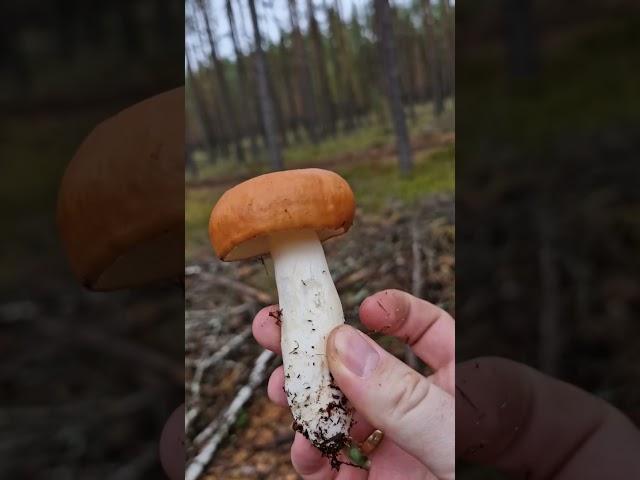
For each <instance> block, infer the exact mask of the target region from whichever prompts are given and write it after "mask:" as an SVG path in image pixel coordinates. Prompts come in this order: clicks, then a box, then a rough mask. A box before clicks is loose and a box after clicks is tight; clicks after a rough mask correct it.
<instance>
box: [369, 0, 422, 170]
mask: <svg viewBox="0 0 640 480" xmlns="http://www.w3.org/2000/svg"><path fill="white" fill-rule="evenodd" d="M374 6H375V14H376V17H377V22H378V35H379V42H378V43H379V48H380V55H381V57H382V66H383V71H384V77H385V81H386V87H387V88H386V90H387V96H388V100H389V110H390V112H391V119H392V122H393V128H394V130H395V134H396V145H397V149H398V160H399V162H400V172H401V173H402V174H403V175H409V174H410V173H411V171H412V170H413V158H412V154H411V144H410V142H409V132H408V130H407V121H406V119H405V116H404V109H403V108H402V93H401V91H400V72H399V70H398V58H397V54H396V49H395V41H394V38H393V27H392V21H391V7H390V5H389V0H374Z"/></svg>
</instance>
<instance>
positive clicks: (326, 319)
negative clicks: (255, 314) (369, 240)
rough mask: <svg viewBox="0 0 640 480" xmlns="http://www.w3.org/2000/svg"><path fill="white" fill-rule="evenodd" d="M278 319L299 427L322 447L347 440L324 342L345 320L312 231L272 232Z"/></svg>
mask: <svg viewBox="0 0 640 480" xmlns="http://www.w3.org/2000/svg"><path fill="white" fill-rule="evenodd" d="M270 244H271V257H272V258H273V263H274V267H275V275H276V284H277V286H278V297H279V303H280V311H281V313H280V319H281V322H282V359H283V363H284V373H285V391H286V393H287V398H288V401H289V406H290V407H291V411H292V413H293V418H294V420H295V421H296V425H297V429H298V430H299V431H300V432H301V433H303V434H304V435H305V436H307V437H308V438H309V440H311V442H312V443H313V444H314V445H315V446H316V447H318V448H320V449H321V450H322V451H323V452H325V453H328V454H332V453H337V451H339V450H340V449H341V448H342V447H343V446H344V445H345V443H346V442H347V440H348V433H349V427H350V425H351V414H350V411H349V410H348V408H347V407H346V399H345V398H344V396H343V394H342V392H341V391H340V390H339V389H338V388H337V387H336V386H335V385H334V384H333V381H332V377H331V374H330V372H329V368H328V366H327V358H326V355H325V345H326V341H327V337H328V336H329V332H331V330H333V329H334V328H335V327H337V326H339V325H342V324H343V323H344V314H343V312H342V304H341V303H340V298H339V297H338V292H337V291H336V287H335V285H334V284H333V280H332V279H331V274H330V272H329V267H328V266H327V260H326V258H325V255H324V250H323V249H322V244H321V243H320V240H319V239H318V236H317V234H316V232H314V231H312V230H301V231H294V232H282V233H276V234H273V235H271V236H270Z"/></svg>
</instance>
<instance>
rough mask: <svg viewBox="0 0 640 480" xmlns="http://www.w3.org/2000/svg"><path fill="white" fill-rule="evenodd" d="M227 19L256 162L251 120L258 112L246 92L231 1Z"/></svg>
mask: <svg viewBox="0 0 640 480" xmlns="http://www.w3.org/2000/svg"><path fill="white" fill-rule="evenodd" d="M227 19H228V21H229V28H230V32H231V41H232V42H233V51H234V53H235V55H236V65H237V68H238V78H239V80H240V85H241V86H242V90H243V94H241V95H240V103H241V108H242V111H243V112H244V115H246V117H247V118H248V119H250V120H249V121H248V122H246V125H245V128H244V129H243V130H244V131H245V132H246V133H247V134H248V135H249V141H250V145H251V147H250V148H251V155H252V157H253V159H254V160H256V159H257V158H258V156H259V150H258V140H257V138H256V137H257V131H256V129H255V128H252V122H251V119H254V118H256V116H257V112H256V111H254V108H253V105H252V104H251V99H250V97H248V96H247V95H246V94H244V93H245V92H247V93H248V92H250V91H251V86H250V84H249V78H248V76H247V66H246V64H245V57H244V55H243V53H242V50H241V49H240V44H239V42H238V34H237V32H236V21H235V15H234V13H233V5H232V4H231V0H227Z"/></svg>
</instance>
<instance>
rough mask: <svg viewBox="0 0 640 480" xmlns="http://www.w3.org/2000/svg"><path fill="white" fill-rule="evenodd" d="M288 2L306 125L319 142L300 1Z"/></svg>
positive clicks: (297, 75) (309, 134) (314, 141)
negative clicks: (299, 11)
mask: <svg viewBox="0 0 640 480" xmlns="http://www.w3.org/2000/svg"><path fill="white" fill-rule="evenodd" d="M287 4H288V5H289V18H290V21H291V38H292V40H293V49H294V58H295V66H296V77H297V80H298V87H299V89H300V96H301V97H302V105H303V111H304V125H305V129H306V131H307V135H308V136H309V139H310V140H311V142H312V143H317V142H318V140H319V135H318V113H317V108H316V101H315V92H314V85H313V78H312V76H311V66H310V65H309V60H310V59H309V55H308V54H307V49H306V45H305V42H304V38H303V37H302V32H301V31H300V24H299V21H298V3H297V1H296V0H287Z"/></svg>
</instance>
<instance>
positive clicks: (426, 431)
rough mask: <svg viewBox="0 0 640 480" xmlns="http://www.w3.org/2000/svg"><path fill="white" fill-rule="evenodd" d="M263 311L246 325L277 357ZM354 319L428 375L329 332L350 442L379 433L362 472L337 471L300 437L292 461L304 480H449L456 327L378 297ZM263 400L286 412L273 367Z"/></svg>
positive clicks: (443, 316) (412, 301) (402, 297)
mask: <svg viewBox="0 0 640 480" xmlns="http://www.w3.org/2000/svg"><path fill="white" fill-rule="evenodd" d="M276 308H277V307H274V306H272V307H266V308H264V309H262V310H261V311H260V312H258V314H257V315H256V317H255V319H254V321H253V334H254V336H255V338H256V340H257V341H258V342H259V343H260V344H261V345H262V346H264V347H265V348H267V349H269V350H272V351H274V352H276V353H278V354H280V353H281V351H280V327H279V326H278V325H277V323H276V322H275V321H274V318H273V317H271V316H269V313H270V312H273V311H274V310H275V309H276ZM360 320H361V322H362V323H363V324H364V325H365V326H366V327H367V328H369V329H370V330H373V331H381V332H384V333H385V334H388V335H393V336H394V337H397V338H400V339H402V340H403V341H405V342H406V343H408V344H409V345H410V346H411V348H412V349H413V351H414V352H415V354H416V355H417V356H418V357H419V358H421V359H422V360H423V361H424V362H425V363H426V364H427V365H429V366H430V367H431V368H432V369H433V371H434V373H433V375H431V376H429V377H424V376H422V375H420V374H419V373H418V372H416V371H414V370H412V369H411V368H409V367H408V366H407V365H405V364H404V363H402V362H401V361H400V360H398V359H397V358H395V357H394V356H392V355H391V354H389V353H387V352H386V351H385V350H384V349H382V348H381V347H380V346H379V345H377V344H376V343H375V342H374V341H373V340H371V339H370V338H369V337H367V336H366V335H365V334H363V333H362V332H359V331H357V330H356V329H354V328H352V327H350V326H341V327H338V328H336V329H334V330H333V332H331V335H330V336H329V338H328V339H327V360H328V363H329V368H330V370H331V373H332V374H333V377H334V381H335V383H336V384H337V385H338V386H339V387H340V389H341V390H342V392H343V393H344V394H345V395H346V396H347V398H348V399H349V401H350V403H351V405H352V406H353V407H354V408H355V410H356V411H355V414H354V418H355V422H354V425H353V427H352V430H351V436H352V437H353V439H354V440H355V441H356V442H362V441H364V440H365V439H366V438H367V437H368V436H369V435H370V434H371V433H372V432H373V431H374V429H380V430H382V431H383V432H384V435H385V436H384V439H383V440H382V442H381V443H380V445H379V446H378V447H377V448H376V449H375V450H374V451H373V452H371V453H370V454H369V459H370V460H371V467H370V469H369V471H365V470H362V469H359V468H356V467H353V466H348V465H342V466H341V468H340V471H339V472H336V471H334V470H332V469H331V466H330V464H329V461H328V460H327V459H326V458H324V457H322V455H321V453H320V451H319V450H317V449H316V448H315V447H313V446H312V445H311V443H310V442H309V441H308V440H306V439H305V438H304V437H303V436H302V435H301V434H299V433H296V436H295V439H294V442H293V445H292V447H291V461H292V463H293V466H294V468H295V469H296V471H297V472H298V473H299V474H300V475H302V477H303V478H304V479H305V480H323V479H336V480H361V479H367V478H368V479H384V480H395V479H402V480H412V479H425V478H428V479H433V478H437V479H441V480H447V479H452V478H454V476H455V455H454V448H455V447H454V441H455V438H454V421H455V417H454V416H455V404H454V388H455V387H454V383H455V379H454V377H455V365H454V361H455V322H454V320H453V319H452V318H451V316H450V315H449V314H447V313H446V312H445V311H444V310H442V309H440V308H438V307H436V306H434V305H432V304H430V303H428V302H426V301H424V300H420V299H418V298H415V297H413V296H411V295H409V294H408V293H405V292H401V291H398V290H385V291H383V292H379V293H376V294H374V295H372V296H370V297H369V298H367V299H366V300H365V301H364V302H363V303H362V305H361V306H360ZM267 390H268V394H269V398H270V399H271V400H272V401H273V402H275V403H277V404H278V405H282V406H286V405H287V398H286V395H285V393H284V371H283V368H282V367H278V368H277V369H276V370H275V371H274V372H273V373H272V375H271V378H270V379H269V384H268V388H267Z"/></svg>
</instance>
